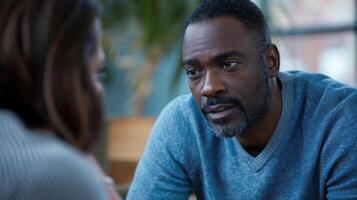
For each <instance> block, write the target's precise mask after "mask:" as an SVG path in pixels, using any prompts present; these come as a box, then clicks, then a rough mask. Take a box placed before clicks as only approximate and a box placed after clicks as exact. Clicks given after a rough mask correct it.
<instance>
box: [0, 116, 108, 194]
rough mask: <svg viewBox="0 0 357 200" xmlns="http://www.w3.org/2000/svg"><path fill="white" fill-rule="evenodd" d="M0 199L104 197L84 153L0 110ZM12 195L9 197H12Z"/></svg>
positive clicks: (99, 183) (95, 174)
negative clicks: (28, 126)
mask: <svg viewBox="0 0 357 200" xmlns="http://www.w3.org/2000/svg"><path fill="white" fill-rule="evenodd" d="M0 150H1V151H0V179H1V180H2V183H1V184H0V199H8V198H10V197H13V198H14V199H106V193H105V189H104V186H103V184H102V183H101V181H100V178H99V175H98V173H97V172H96V171H95V169H94V168H93V166H91V165H90V164H89V162H88V161H87V160H86V158H85V156H84V154H83V153H81V152H80V151H78V150H77V149H75V148H73V147H72V146H71V145H69V144H67V143H65V142H63V141H61V140H60V139H58V138H57V137H56V136H54V135H53V134H51V133H49V132H46V131H40V130H29V129H26V128H25V127H24V126H23V125H22V123H21V121H20V120H19V119H18V118H17V117H16V115H14V114H12V113H9V112H3V111H0ZM11 199H12V198H11Z"/></svg>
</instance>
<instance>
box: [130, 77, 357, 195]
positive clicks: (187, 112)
mask: <svg viewBox="0 0 357 200" xmlns="http://www.w3.org/2000/svg"><path fill="white" fill-rule="evenodd" d="M279 79H280V81H281V83H282V101H283V109H282V113H281V117H280V120H279V122H278V125H277V127H276V129H275V131H274V133H273V136H272V137H271V139H270V141H269V143H268V144H267V146H266V147H265V148H264V150H263V151H262V152H261V153H260V154H259V155H258V156H257V157H252V156H251V155H249V154H248V153H247V152H246V151H245V150H244V149H243V148H242V146H241V145H240V144H239V142H237V140H235V139H234V138H218V137H216V136H215V135H214V133H213V132H212V131H211V129H210V128H209V127H208V124H207V122H206V120H205V118H204V117H203V115H202V114H201V112H200V110H199V109H198V107H197V105H196V104H195V102H194V99H193V97H192V96H191V95H184V96H181V97H178V98H177V99H175V100H174V101H173V102H171V103H170V104H169V105H168V106H167V107H166V108H165V109H164V110H163V112H162V113H161V114H160V116H159V118H158V120H157V122H156V124H155V126H154V128H153V130H152V133H151V136H150V138H149V141H148V144H147V146H146V149H145V152H144V154H143V157H142V159H141V160H140V163H139V165H138V167H137V170H136V173H135V177H134V181H133V183H132V185H131V188H130V191H129V194H128V199H129V200H134V199H135V200H136V199H148V200H149V199H187V197H188V195H189V194H190V191H194V192H195V193H196V194H197V196H198V198H199V199H219V200H222V199H244V200H249V199H252V200H259V199H262V200H263V199H264V200H267V199H272V200H277V199H278V200H279V199H284V200H285V199H304V200H305V199H357V153H356V152H357V90H356V88H353V87H348V86H346V85H343V84H340V83H337V82H335V81H334V80H332V79H330V78H328V77H326V76H324V75H320V74H309V73H303V72H286V73H280V74H279Z"/></svg>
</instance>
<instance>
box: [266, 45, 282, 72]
mask: <svg viewBox="0 0 357 200" xmlns="http://www.w3.org/2000/svg"><path fill="white" fill-rule="evenodd" d="M264 54H265V60H266V64H267V72H268V76H269V77H276V76H277V75H278V73H279V69H280V54H279V50H278V47H276V45H275V44H269V46H268V48H267V49H266V50H265V53H264Z"/></svg>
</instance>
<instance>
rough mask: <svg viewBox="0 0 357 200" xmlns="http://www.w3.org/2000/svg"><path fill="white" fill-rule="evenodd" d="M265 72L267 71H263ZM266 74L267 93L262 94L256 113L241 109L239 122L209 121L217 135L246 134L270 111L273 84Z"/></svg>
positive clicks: (232, 135) (233, 135) (229, 136)
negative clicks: (270, 83) (249, 113)
mask: <svg viewBox="0 0 357 200" xmlns="http://www.w3.org/2000/svg"><path fill="white" fill-rule="evenodd" d="M263 73H265V72H263ZM264 75H265V79H266V80H265V93H264V94H263V96H262V101H261V102H260V103H259V105H258V110H257V112H256V113H254V114H251V115H248V113H245V112H243V110H244V109H240V112H239V113H238V115H239V118H240V119H242V120H241V121H240V122H239V123H236V124H228V123H227V122H226V121H220V122H210V121H208V122H209V124H210V129H211V130H212V131H213V132H214V133H215V135H216V136H217V137H228V138H231V137H235V136H239V135H244V134H245V133H246V131H247V130H248V129H249V128H251V127H252V126H254V125H255V124H256V123H257V122H258V121H259V120H260V119H262V118H263V116H264V115H265V114H266V112H267V111H268V107H269V103H270V100H271V86H270V85H269V82H268V81H269V80H268V76H267V74H264Z"/></svg>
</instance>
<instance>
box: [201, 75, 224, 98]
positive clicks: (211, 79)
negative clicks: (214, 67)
mask: <svg viewBox="0 0 357 200" xmlns="http://www.w3.org/2000/svg"><path fill="white" fill-rule="evenodd" d="M225 91H226V88H225V86H224V83H223V82H222V80H221V77H220V75H219V73H218V72H215V71H207V72H206V76H205V82H204V85H203V87H202V89H201V95H202V96H205V97H214V96H217V95H220V94H222V93H224V92H225Z"/></svg>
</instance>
